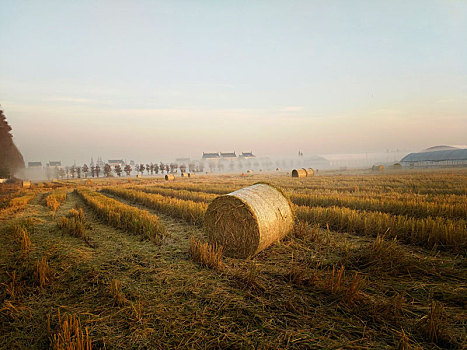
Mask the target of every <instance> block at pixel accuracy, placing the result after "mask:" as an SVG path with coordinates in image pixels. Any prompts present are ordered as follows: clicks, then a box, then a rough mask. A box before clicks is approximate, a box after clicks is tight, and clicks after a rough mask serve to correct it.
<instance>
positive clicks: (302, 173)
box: [292, 169, 306, 177]
mask: <svg viewBox="0 0 467 350" xmlns="http://www.w3.org/2000/svg"><path fill="white" fill-rule="evenodd" d="M292 177H306V170H305V169H294V170H292Z"/></svg>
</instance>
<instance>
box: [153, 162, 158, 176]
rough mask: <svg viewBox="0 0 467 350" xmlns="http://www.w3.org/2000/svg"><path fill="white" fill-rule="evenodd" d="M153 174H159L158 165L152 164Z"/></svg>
mask: <svg viewBox="0 0 467 350" xmlns="http://www.w3.org/2000/svg"><path fill="white" fill-rule="evenodd" d="M154 172H155V173H156V175H157V174H159V165H157V164H154Z"/></svg>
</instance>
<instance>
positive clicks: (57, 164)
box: [47, 160, 62, 169]
mask: <svg viewBox="0 0 467 350" xmlns="http://www.w3.org/2000/svg"><path fill="white" fill-rule="evenodd" d="M61 167H62V162H61V161H59V160H50V161H49V162H48V163H47V168H59V169H61Z"/></svg>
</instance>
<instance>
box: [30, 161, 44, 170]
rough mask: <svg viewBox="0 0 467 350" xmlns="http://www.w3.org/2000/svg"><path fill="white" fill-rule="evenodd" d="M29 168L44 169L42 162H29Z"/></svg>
mask: <svg viewBox="0 0 467 350" xmlns="http://www.w3.org/2000/svg"><path fill="white" fill-rule="evenodd" d="M28 168H35V169H42V162H28Z"/></svg>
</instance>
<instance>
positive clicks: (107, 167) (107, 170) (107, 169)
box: [104, 163, 112, 177]
mask: <svg viewBox="0 0 467 350" xmlns="http://www.w3.org/2000/svg"><path fill="white" fill-rule="evenodd" d="M111 173H112V167H111V166H110V165H109V164H107V163H106V164H105V165H104V175H105V176H106V177H110V174H111Z"/></svg>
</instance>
